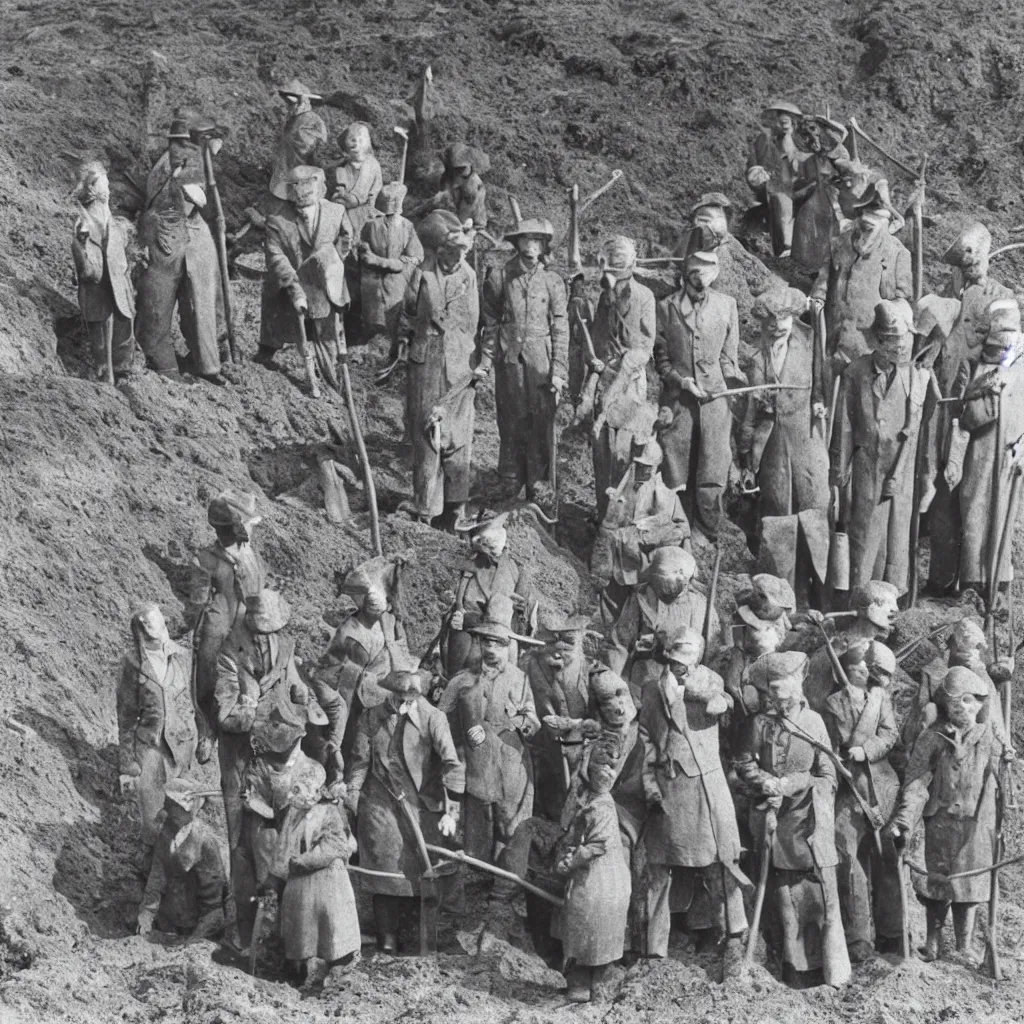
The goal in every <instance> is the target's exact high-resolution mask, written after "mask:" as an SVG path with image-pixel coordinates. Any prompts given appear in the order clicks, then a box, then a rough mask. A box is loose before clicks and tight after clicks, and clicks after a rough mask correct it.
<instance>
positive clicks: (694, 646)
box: [663, 626, 704, 661]
mask: <svg viewBox="0 0 1024 1024" xmlns="http://www.w3.org/2000/svg"><path fill="white" fill-rule="evenodd" d="M663 646H664V653H665V658H666V659H667V660H668V661H683V652H684V651H693V650H697V651H698V652H699V654H698V657H700V655H702V654H703V653H704V636H703V634H702V633H701V631H700V630H699V629H697V628H696V626H684V627H683V628H682V630H680V631H679V632H678V633H675V634H673V635H672V637H671V639H668V640H667V642H666V643H665V644H664V645H663Z"/></svg>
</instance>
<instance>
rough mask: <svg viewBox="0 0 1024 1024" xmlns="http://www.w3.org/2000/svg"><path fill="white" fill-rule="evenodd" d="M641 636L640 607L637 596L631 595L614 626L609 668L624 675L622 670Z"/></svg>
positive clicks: (617, 673)
mask: <svg viewBox="0 0 1024 1024" xmlns="http://www.w3.org/2000/svg"><path fill="white" fill-rule="evenodd" d="M639 635H640V605H639V603H638V602H637V599H636V595H635V594H630V595H629V597H627V598H626V603H625V604H624V605H623V606H622V611H621V612H620V613H619V617H618V618H617V619H616V620H615V623H614V624H613V625H612V629H611V635H610V637H609V639H610V640H611V643H612V649H611V650H610V651H609V652H608V658H607V661H608V667H609V668H610V669H611V670H612V671H613V672H614V673H615V674H616V675H620V676H621V675H622V670H623V669H624V668H625V667H626V662H627V661H628V660H629V653H630V651H631V650H632V649H633V645H634V644H635V643H636V641H637V638H638V637H639Z"/></svg>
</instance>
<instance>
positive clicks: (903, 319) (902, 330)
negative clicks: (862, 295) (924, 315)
mask: <svg viewBox="0 0 1024 1024" xmlns="http://www.w3.org/2000/svg"><path fill="white" fill-rule="evenodd" d="M913 329H914V311H913V310H912V309H911V308H910V303H909V302H907V300H906V299H882V301H881V302H879V303H878V304H877V305H876V306H875V319H874V320H873V321H872V323H871V325H870V327H868V329H867V332H868V333H869V334H870V336H871V337H872V338H874V339H875V340H876V341H878V340H880V339H882V338H902V337H903V336H904V335H906V334H909V333H910V332H911V331H913Z"/></svg>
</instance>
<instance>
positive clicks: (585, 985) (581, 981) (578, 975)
mask: <svg viewBox="0 0 1024 1024" xmlns="http://www.w3.org/2000/svg"><path fill="white" fill-rule="evenodd" d="M565 980H566V984H567V992H566V995H567V996H568V998H569V1002H570V1003H589V1002H590V968H589V967H570V968H569V969H568V971H566V974H565Z"/></svg>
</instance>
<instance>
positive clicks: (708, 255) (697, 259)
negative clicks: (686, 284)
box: [686, 250, 718, 270]
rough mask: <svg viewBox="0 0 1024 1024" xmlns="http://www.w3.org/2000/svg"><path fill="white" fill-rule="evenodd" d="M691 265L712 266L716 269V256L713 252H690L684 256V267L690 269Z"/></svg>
mask: <svg viewBox="0 0 1024 1024" xmlns="http://www.w3.org/2000/svg"><path fill="white" fill-rule="evenodd" d="M693 267H714V268H715V269H716V270H717V269H718V256H717V254H716V253H713V252H700V251H699V250H698V251H697V252H691V253H690V255H689V256H687V257H686V269H687V270H691V269H692V268H693Z"/></svg>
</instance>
